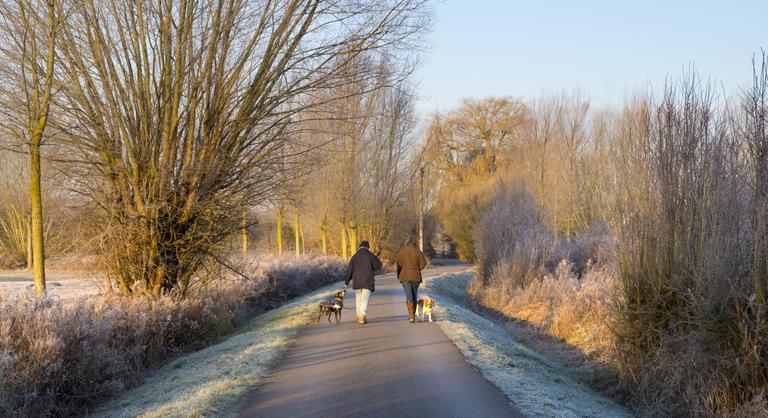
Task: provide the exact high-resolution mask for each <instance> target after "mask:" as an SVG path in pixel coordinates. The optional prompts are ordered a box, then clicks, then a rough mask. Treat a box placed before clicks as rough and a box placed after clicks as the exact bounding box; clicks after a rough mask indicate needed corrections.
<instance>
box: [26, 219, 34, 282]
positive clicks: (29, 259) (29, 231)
mask: <svg viewBox="0 0 768 418" xmlns="http://www.w3.org/2000/svg"><path fill="white" fill-rule="evenodd" d="M33 260H34V258H33V257H32V215H31V214H27V270H30V271H31V270H32V263H33Z"/></svg>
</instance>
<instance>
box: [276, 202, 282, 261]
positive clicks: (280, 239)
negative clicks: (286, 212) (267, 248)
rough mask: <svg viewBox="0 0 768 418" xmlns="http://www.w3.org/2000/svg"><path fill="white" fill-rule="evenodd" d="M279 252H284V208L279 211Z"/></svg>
mask: <svg viewBox="0 0 768 418" xmlns="http://www.w3.org/2000/svg"><path fill="white" fill-rule="evenodd" d="M277 253H278V254H282V253H283V208H282V207H281V208H280V210H279V211H278V212H277Z"/></svg>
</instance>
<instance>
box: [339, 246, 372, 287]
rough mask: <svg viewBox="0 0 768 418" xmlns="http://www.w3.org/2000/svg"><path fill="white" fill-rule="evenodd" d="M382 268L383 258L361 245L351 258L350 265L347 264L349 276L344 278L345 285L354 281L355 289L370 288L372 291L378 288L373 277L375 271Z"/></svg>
mask: <svg viewBox="0 0 768 418" xmlns="http://www.w3.org/2000/svg"><path fill="white" fill-rule="evenodd" d="M380 268H381V260H379V257H376V255H375V254H373V253H371V251H370V250H368V249H367V248H365V247H361V248H360V249H359V250H357V253H355V255H353V256H352V259H351V260H349V266H347V277H346V279H345V280H344V284H345V285H349V282H350V281H352V282H354V283H352V288H353V289H368V290H370V291H371V292H373V291H374V290H376V286H375V283H374V279H373V272H374V271H376V270H379V269H380Z"/></svg>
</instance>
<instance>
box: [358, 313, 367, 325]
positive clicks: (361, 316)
mask: <svg viewBox="0 0 768 418" xmlns="http://www.w3.org/2000/svg"><path fill="white" fill-rule="evenodd" d="M357 323H358V324H365V323H366V321H365V315H357Z"/></svg>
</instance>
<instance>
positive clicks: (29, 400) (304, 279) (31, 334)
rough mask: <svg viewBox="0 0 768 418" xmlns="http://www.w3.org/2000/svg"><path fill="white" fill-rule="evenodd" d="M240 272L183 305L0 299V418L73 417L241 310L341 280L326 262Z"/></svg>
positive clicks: (201, 340)
mask: <svg viewBox="0 0 768 418" xmlns="http://www.w3.org/2000/svg"><path fill="white" fill-rule="evenodd" d="M248 265H249V266H250V269H248V270H246V273H247V275H250V278H251V280H243V279H242V277H239V278H235V277H234V276H229V277H226V278H223V279H221V280H217V281H214V282H208V283H205V285H204V287H200V288H197V289H195V291H194V292H192V293H190V294H188V296H187V297H185V298H183V299H181V298H176V297H173V296H168V295H166V296H160V297H156V298H143V297H127V296H121V295H111V294H110V295H103V296H98V297H89V298H87V299H81V300H76V301H66V302H65V301H60V300H56V299H52V298H45V299H33V298H30V297H27V296H20V297H7V296H2V295H0V416H49V415H55V416H66V415H77V414H80V413H82V412H84V411H85V410H86V409H87V408H88V406H89V405H92V404H93V402H94V401H96V400H98V399H102V398H104V397H107V396H109V395H110V394H113V393H116V392H119V391H121V390H123V389H124V388H125V387H126V386H130V385H132V384H134V383H136V381H137V380H138V379H139V378H140V377H141V376H142V375H143V373H144V372H145V371H146V370H147V369H148V368H150V367H153V366H155V365H158V364H160V363H162V362H164V361H167V360H168V359H169V358H171V357H173V356H175V355H177V354H179V353H181V352H184V351H188V350H192V349H198V348H201V347H202V346H203V345H204V344H206V343H209V342H211V341H213V340H215V339H217V338H219V337H221V336H223V335H225V334H227V333H228V332H230V331H232V329H233V328H234V326H235V314H236V312H237V311H238V310H240V309H241V308H242V307H243V306H247V304H248V303H251V304H254V303H256V304H257V303H266V304H267V305H268V306H259V309H265V308H270V307H273V306H275V304H276V303H279V302H280V301H284V300H286V299H287V298H290V297H292V296H295V295H298V294H301V293H303V292H307V291H309V290H311V289H314V288H316V287H318V286H321V285H323V284H327V283H329V282H332V281H336V280H339V279H340V278H341V277H342V276H343V271H344V270H343V263H342V262H341V261H340V260H336V259H329V258H325V257H312V258H309V259H306V260H290V261H289V260H288V259H287V258H278V259H274V260H261V261H256V260H250V263H249V264H248ZM267 295H268V296H267Z"/></svg>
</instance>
